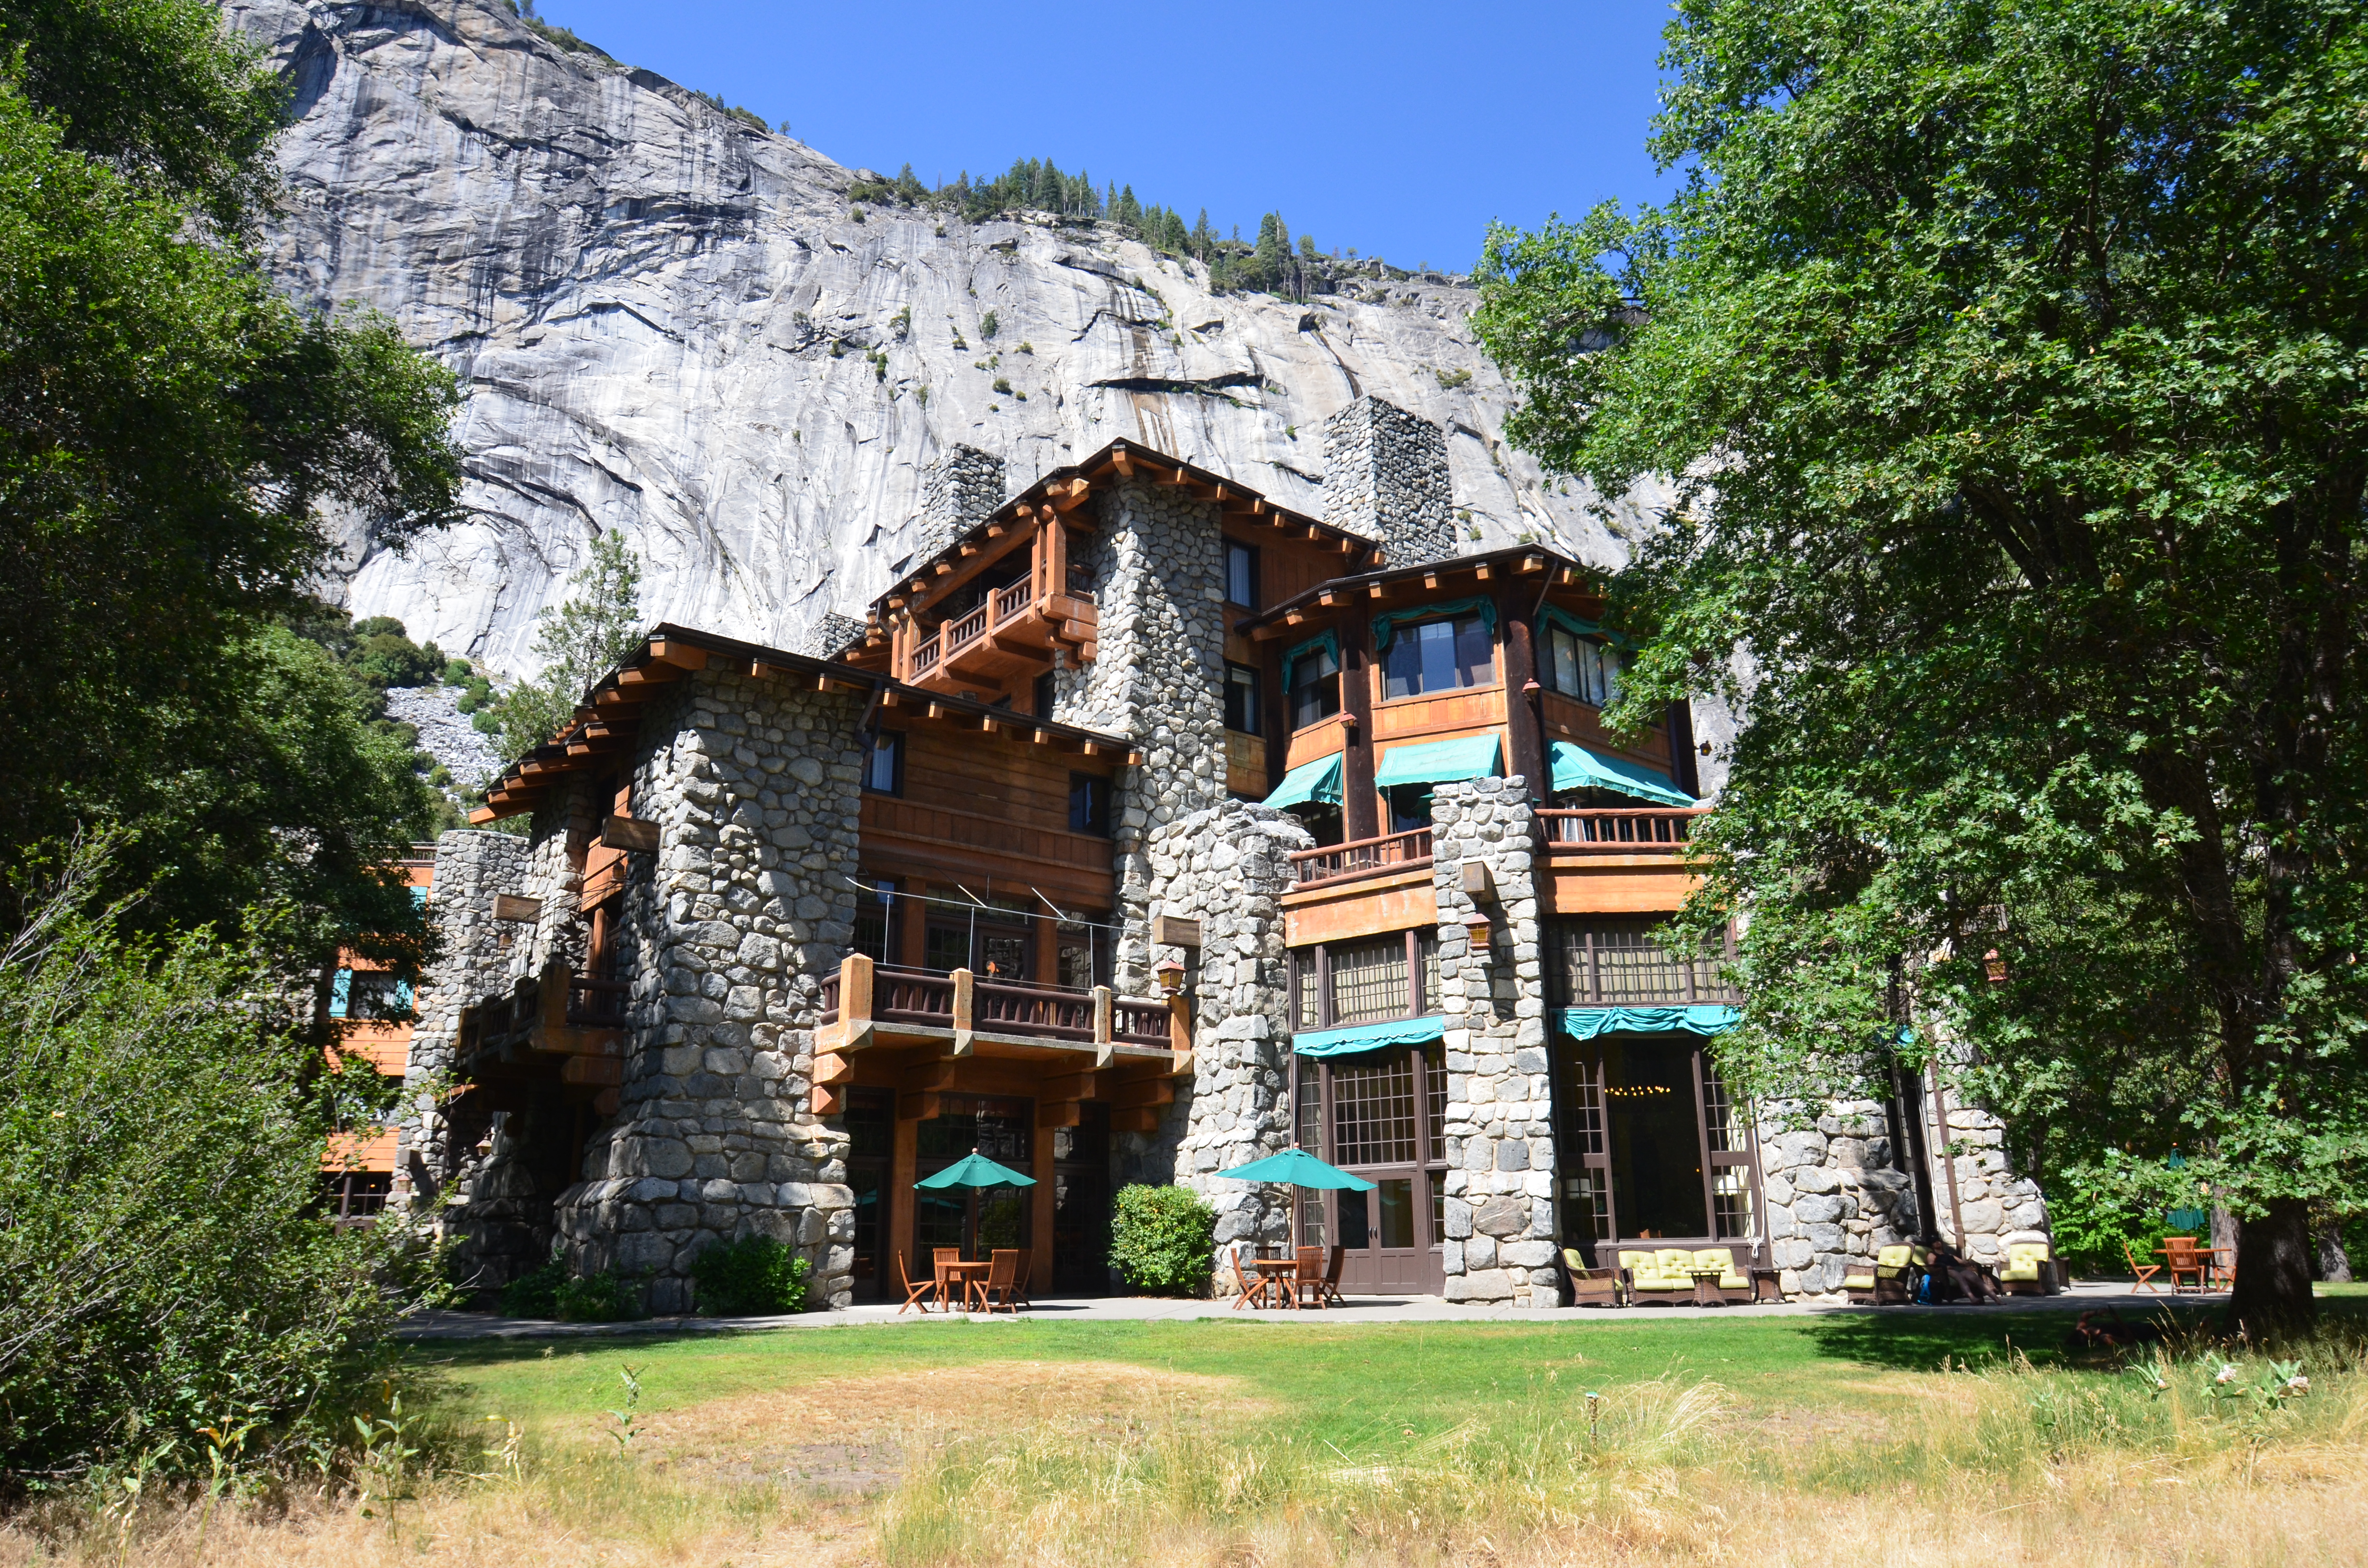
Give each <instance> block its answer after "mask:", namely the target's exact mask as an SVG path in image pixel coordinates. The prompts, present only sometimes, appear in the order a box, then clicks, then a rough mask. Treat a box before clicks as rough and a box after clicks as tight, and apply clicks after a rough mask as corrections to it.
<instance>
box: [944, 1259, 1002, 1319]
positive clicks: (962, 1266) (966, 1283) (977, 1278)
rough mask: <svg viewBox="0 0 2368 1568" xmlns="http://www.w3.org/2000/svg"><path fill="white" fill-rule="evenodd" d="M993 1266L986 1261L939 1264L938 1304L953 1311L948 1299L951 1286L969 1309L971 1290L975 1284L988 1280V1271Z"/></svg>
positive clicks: (981, 1283) (965, 1308)
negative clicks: (947, 1294)
mask: <svg viewBox="0 0 2368 1568" xmlns="http://www.w3.org/2000/svg"><path fill="white" fill-rule="evenodd" d="M990 1267H993V1266H992V1265H991V1264H985V1263H941V1264H939V1265H938V1304H939V1306H941V1307H944V1308H945V1309H946V1311H948V1312H951V1311H953V1308H952V1307H951V1305H949V1304H948V1303H947V1301H946V1292H947V1288H948V1287H949V1286H951V1287H952V1289H953V1290H954V1291H955V1293H956V1294H958V1295H960V1296H961V1297H962V1307H963V1309H964V1310H965V1311H967V1310H968V1309H969V1307H970V1299H971V1291H972V1290H973V1286H974V1285H983V1284H985V1282H986V1271H987V1269H988V1268H990Z"/></svg>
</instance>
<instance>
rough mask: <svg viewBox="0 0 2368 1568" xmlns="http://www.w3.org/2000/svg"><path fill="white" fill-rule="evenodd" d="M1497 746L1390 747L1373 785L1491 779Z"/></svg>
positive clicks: (1478, 738) (1487, 739)
mask: <svg viewBox="0 0 2368 1568" xmlns="http://www.w3.org/2000/svg"><path fill="white" fill-rule="evenodd" d="M1497 749H1498V748H1497V737H1496V735H1495V734H1494V733H1489V734H1486V735H1465V736H1463V737H1462V738H1460V739H1457V740H1452V741H1426V742H1425V743H1423V744H1420V745H1410V746H1392V747H1391V748H1390V749H1389V750H1387V751H1385V752H1383V754H1382V765H1381V766H1380V767H1377V768H1375V769H1374V770H1373V785H1374V788H1376V789H1380V790H1387V789H1390V788H1392V787H1393V786H1395V785H1399V784H1444V783H1446V782H1447V781H1448V780H1450V779H1452V778H1494V777H1495V776H1496V773H1497ZM1687 803H1688V804H1689V805H1691V804H1692V802H1691V801H1688V802H1687Z"/></svg>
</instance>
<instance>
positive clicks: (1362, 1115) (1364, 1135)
mask: <svg viewBox="0 0 2368 1568" xmlns="http://www.w3.org/2000/svg"><path fill="white" fill-rule="evenodd" d="M1351 1063H1353V1064H1348V1063H1344V1064H1340V1065H1336V1066H1335V1067H1334V1068H1333V1069H1332V1150H1333V1153H1332V1163H1333V1164H1334V1165H1413V1164H1415V1163H1416V1159H1417V1154H1416V1147H1415V1119H1414V1056H1413V1053H1412V1052H1410V1051H1392V1052H1390V1053H1389V1054H1388V1055H1387V1056H1385V1057H1384V1058H1383V1060H1381V1061H1379V1062H1371V1063H1367V1062H1357V1061H1355V1059H1353V1058H1352V1059H1351Z"/></svg>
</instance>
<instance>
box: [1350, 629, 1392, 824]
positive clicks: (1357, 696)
mask: <svg viewBox="0 0 2368 1568" xmlns="http://www.w3.org/2000/svg"><path fill="white" fill-rule="evenodd" d="M1340 619H1341V625H1340V710H1341V711H1342V712H1343V713H1346V714H1347V715H1349V718H1350V719H1351V720H1353V721H1355V722H1353V723H1352V724H1351V725H1350V726H1349V734H1348V743H1349V744H1348V745H1347V746H1346V747H1345V748H1343V750H1342V752H1341V755H1340V835H1341V836H1342V837H1343V838H1347V839H1350V840H1354V839H1360V838H1378V837H1380V836H1381V832H1382V828H1381V821H1382V816H1381V798H1380V797H1379V796H1378V795H1376V794H1374V793H1373V735H1372V732H1373V629H1372V626H1371V625H1370V624H1368V623H1367V621H1366V619H1365V618H1364V617H1363V616H1361V615H1358V614H1356V613H1354V612H1351V613H1349V614H1348V615H1345V616H1343V617H1341V618H1340Z"/></svg>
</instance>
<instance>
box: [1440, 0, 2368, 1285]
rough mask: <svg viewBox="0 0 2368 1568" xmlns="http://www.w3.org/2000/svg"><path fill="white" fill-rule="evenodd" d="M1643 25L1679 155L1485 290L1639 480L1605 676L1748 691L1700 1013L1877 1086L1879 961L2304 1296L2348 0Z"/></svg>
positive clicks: (2349, 404)
mask: <svg viewBox="0 0 2368 1568" xmlns="http://www.w3.org/2000/svg"><path fill="white" fill-rule="evenodd" d="M1667 37H1668V52H1667V54H1666V56H1665V62H1666V66H1667V69H1668V73H1669V83H1670V85H1669V87H1668V97H1667V99H1666V107H1665V108H1664V110H1663V112H1662V114H1661V116H1660V118H1659V119H1658V120H1657V122H1656V139H1655V142H1654V150H1655V153H1656V156H1657V158H1658V159H1659V160H1660V162H1661V163H1662V165H1664V166H1665V167H1669V168H1681V169H1682V170H1683V171H1684V183H1683V185H1682V186H1681V187H1680V190H1679V194H1678V196H1677V197H1676V198H1675V199H1674V200H1673V201H1672V202H1671V203H1670V205H1669V206H1668V208H1667V209H1666V210H1647V211H1644V212H1641V213H1637V214H1634V215H1622V214H1621V213H1619V212H1617V211H1614V210H1598V211H1596V212H1594V213H1592V214H1590V215H1589V216H1588V218H1586V219H1585V220H1582V221H1580V222H1562V221H1559V220H1557V221H1555V222H1552V223H1550V224H1549V225H1548V226H1546V227H1545V228H1543V230H1541V231H1539V232H1537V233H1528V234H1522V233H1512V232H1509V231H1505V230H1497V231H1494V232H1492V233H1491V235H1490V237H1489V241H1488V244H1487V249H1486V256H1485V257H1484V262H1483V278H1484V290H1485V296H1486V299H1485V305H1484V309H1483V310H1482V311H1481V312H1480V314H1479V318H1478V323H1477V324H1478V327H1479V330H1480V332H1481V335H1482V336H1483V339H1484V341H1485V342H1486V344H1487V346H1488V347H1489V348H1490V350H1491V351H1492V352H1493V353H1494V354H1495V355H1496V356H1497V358H1498V359H1499V361H1500V362H1501V363H1502V364H1503V365H1504V366H1505V367H1506V368H1507V369H1508V371H1510V372H1511V373H1512V374H1513V375H1514V376H1515V377H1516V378H1517V379H1518V381H1519V382H1520V386H1521V388H1522V391H1523V394H1524V403H1523V405H1522V407H1521V408H1520V410H1519V411H1518V413H1517V414H1516V415H1515V416H1514V418H1513V419H1512V421H1511V422H1510V425H1509V430H1510V432H1511V433H1512V435H1513V436H1514V437H1515V438H1516V439H1518V440H1520V442H1522V443H1523V444H1525V445H1526V446H1528V447H1529V448H1530V449H1531V450H1533V451H1535V452H1537V453H1538V454H1539V455H1540V456H1541V457H1542V458H1543V460H1544V461H1545V462H1546V463H1547V465H1548V466H1549V467H1551V468H1553V469H1555V470H1557V471H1561V472H1572V473H1584V474H1587V475H1588V476H1590V477H1591V478H1592V479H1593V480H1594V481H1595V482H1596V483H1598V485H1599V486H1600V487H1601V488H1602V489H1603V491H1604V493H1605V494H1624V493H1626V492H1627V491H1628V490H1629V488H1630V487H1631V486H1632V485H1633V484H1635V483H1638V482H1640V481H1643V480H1645V479H1646V478H1647V477H1648V476H1656V475H1657V476H1674V477H1673V478H1668V479H1666V483H1668V492H1667V497H1668V498H1667V504H1666V505H1665V506H1663V507H1662V508H1661V522H1662V524H1663V525H1664V526H1663V527H1661V528H1659V529H1658V530H1656V531H1655V532H1654V533H1653V534H1652V536H1651V537H1650V538H1648V539H1646V540H1643V541H1641V543H1642V549H1641V554H1640V556H1639V558H1638V562H1637V564H1636V566H1635V568H1634V571H1633V572H1631V573H1630V574H1627V575H1626V577H1625V578H1624V580H1623V583H1622V594H1623V596H1624V599H1625V602H1626V605H1627V607H1628V608H1627V613H1630V614H1632V615H1633V616H1634V618H1635V619H1636V622H1637V624H1639V625H1640V626H1646V627H1653V628H1656V629H1657V636H1656V640H1655V642H1654V643H1653V645H1652V647H1651V648H1650V649H1649V651H1648V652H1647V653H1645V657H1644V659H1643V661H1642V663H1641V664H1640V665H1639V666H1638V668H1637V669H1636V670H1635V671H1634V674H1633V676H1632V678H1631V679H1630V680H1629V682H1628V683H1627V695H1626V698H1625V699H1624V704H1623V710H1624V717H1625V718H1626V719H1627V720H1628V721H1629V722H1637V723H1641V722H1645V720H1646V718H1647V717H1648V715H1649V714H1650V712H1652V711H1655V710H1657V706H1658V705H1659V704H1660V703H1662V702H1664V701H1667V700H1670V699H1675V698H1678V697H1679V696H1681V695H1682V694H1683V693H1685V692H1686V691H1687V690H1688V689H1690V688H1700V687H1703V686H1709V687H1715V688H1718V689H1720V690H1722V691H1723V692H1724V694H1725V696H1726V697H1728V698H1729V699H1731V700H1732V701H1734V702H1735V703H1736V704H1737V706H1738V709H1739V710H1741V711H1743V712H1744V713H1746V714H1747V715H1748V721H1749V722H1748V728H1747V729H1746V730H1745V731H1744V733H1743V734H1742V736H1741V738H1740V739H1739V741H1738V742H1737V743H1736V748H1735V752H1734V756H1733V759H1732V764H1733V767H1732V774H1731V777H1730V780H1729V783H1728V786H1727V789H1726V790H1725V795H1724V797H1723V799H1722V801H1721V807H1720V810H1719V812H1717V813H1716V814H1715V815H1714V816H1713V818H1712V819H1711V823H1712V825H1711V827H1710V830H1709V834H1708V835H1707V838H1706V840H1705V843H1704V846H1703V847H1704V848H1705V850H1706V851H1707V853H1708V856H1709V859H1708V869H1709V872H1710V877H1709V881H1708V883H1707V884H1706V886H1705V887H1704V889H1703V891H1702V893H1701V895H1700V896H1699V898H1698V899H1697V900H1696V903H1695V905H1694V907H1693V910H1692V915H1693V916H1694V918H1695V920H1696V922H1697V923H1707V922H1709V921H1713V920H1716V919H1720V918H1723V917H1724V916H1725V915H1727V914H1729V913H1731V912H1736V911H1741V910H1745V909H1748V911H1749V912H1750V915H1751V923H1750V926H1749V930H1748V935H1747V937H1745V941H1744V959H1743V963H1742V969H1743V977H1744V979H1745V981H1746V983H1747V985H1748V994H1749V995H1750V997H1751V1001H1750V1003H1749V1005H1748V1007H1747V1010H1746V1014H1747V1016H1746V1022H1745V1026H1744V1027H1743V1028H1741V1029H1739V1030H1738V1031H1736V1033H1735V1034H1733V1035H1732V1036H1729V1037H1724V1038H1723V1040H1722V1052H1721V1053H1722V1056H1723V1057H1724V1058H1725V1061H1726V1062H1727V1063H1728V1065H1729V1068H1730V1070H1731V1071H1733V1072H1734V1073H1735V1074H1736V1076H1737V1078H1738V1079H1739V1080H1742V1081H1743V1082H1744V1083H1746V1084H1747V1085H1748V1086H1749V1087H1750V1088H1752V1089H1755V1090H1757V1091H1759V1093H1761V1094H1763V1095H1766V1094H1772V1093H1777V1092H1781V1091H1782V1090H1783V1088H1784V1087H1785V1085H1788V1084H1795V1085H1797V1084H1801V1083H1804V1082H1813V1081H1816V1080H1817V1079H1818V1078H1819V1077H1820V1076H1821V1075H1822V1077H1823V1078H1824V1079H1825V1080H1827V1081H1832V1082H1839V1081H1841V1080H1845V1079H1850V1078H1853V1077H1855V1078H1857V1079H1858V1080H1860V1081H1861V1082H1863V1081H1865V1080H1867V1079H1869V1078H1872V1079H1873V1080H1874V1082H1875V1083H1876V1085H1878V1086H1879V1085H1880V1084H1881V1081H1882V1077H1883V1074H1885V1073H1887V1072H1888V1071H1889V1063H1888V1062H1887V1061H1886V1060H1885V1059H1886V1057H1887V1056H1888V1054H1889V1048H1888V1045H1887V1043H1885V1044H1883V1045H1880V1046H1878V1043H1877V1042H1887V1041H1889V1040H1891V1039H1893V1038H1895V1037H1896V1027H1897V1025H1898V1024H1899V1023H1900V1022H1901V1021H1902V1020H1903V1017H1905V1014H1906V1010H1907V1006H1908V1005H1909V1003H1910V1002H1911V1001H1913V1002H1914V1003H1915V1004H1917V1005H1918V1007H1919V1008H1920V1010H1921V1011H1922V1013H1923V1015H1924V1016H1925V1017H1930V1018H1938V1019H1941V1020H1942V1021H1943V1022H1944V1023H1945V1024H1946V1025H1947V1026H1948V1027H1950V1028H1954V1029H1957V1030H1959V1031H1962V1032H1963V1033H1964V1035H1965V1036H1967V1037H1968V1038H1969V1039H1970V1040H1971V1041H1972V1042H1973V1043H1974V1044H1975V1045H1976V1046H1978V1047H1979V1049H1980V1051H1981V1054H1982V1059H1983V1060H1984V1061H1985V1062H1986V1063H1987V1065H1986V1066H1984V1067H1983V1068H1981V1069H1980V1070H1978V1071H1977V1072H1976V1073H1975V1075H1974V1086H1975V1087H1977V1088H1980V1089H1982V1090H1984V1091H1985V1092H1987V1093H1988V1094H1989V1095H1991V1096H1993V1097H1995V1098H1996V1099H1997V1100H1998V1103H2000V1104H2001V1105H2002V1106H2004V1107H2005V1108H2007V1109H2008V1110H2009V1113H2010V1117H2011V1119H2012V1121H2013V1124H2014V1126H2015V1130H2016V1137H2017V1138H2018V1140H2020V1141H2021V1142H2024V1143H2026V1144H2028V1145H2031V1146H2034V1147H2036V1146H2043V1145H2044V1146H2045V1147H2046V1148H2047V1149H2048V1150H2050V1151H2051V1152H2052V1153H2050V1156H2049V1157H2050V1158H2055V1159H2062V1160H2064V1161H2066V1163H2067V1164H2068V1163H2079V1162H2086V1163H2089V1164H2094V1163H2095V1160H2096V1159H2097V1157H2098V1156H2099V1151H2100V1146H2101V1145H2104V1144H2107V1143H2119V1142H2130V1143H2131V1144H2132V1145H2133V1148H2134V1150H2135V1152H2138V1153H2159V1152H2160V1151H2159V1149H2158V1148H2157V1149H2154V1150H2147V1149H2146V1148H2145V1146H2144V1145H2145V1142H2146V1141H2149V1140H2150V1141H2152V1142H2154V1143H2156V1144H2157V1145H2159V1144H2164V1143H2168V1142H2170V1141H2171V1140H2173V1139H2176V1140H2177V1141H2178V1142H2180V1143H2181V1144H2183V1145H2184V1146H2185V1148H2186V1150H2187V1151H2188V1153H2189V1157H2190V1160H2191V1164H2192V1170H2193V1172H2194V1174H2195V1175H2196V1176H2199V1177H2200V1178H2202V1179H2203V1181H2204V1182H2206V1183H2207V1184H2208V1185H2209V1187H2210V1188H2211V1190H2212V1192H2213V1193H2214V1197H2215V1199H2217V1200H2219V1201H2221V1202H2224V1203H2226V1205H2228V1207H2229V1208H2230V1209H2231V1210H2233V1211H2234V1212H2235V1214H2236V1215H2237V1219H2238V1243H2237V1244H2238V1268H2237V1296H2236V1302H2235V1309H2234V1312H2235V1315H2236V1316H2237V1317H2238V1318H2241V1319H2243V1320H2244V1321H2246V1322H2247V1323H2248V1324H2252V1325H2253V1326H2255V1327H2257V1328H2259V1327H2266V1326H2269V1325H2271V1324H2273V1323H2277V1322H2281V1321H2283V1322H2293V1321H2299V1320H2302V1319H2305V1318H2306V1317H2308V1316H2309V1315H2310V1313H2311V1312H2312V1305H2311V1296H2310V1286H2309V1277H2308V1256H2307V1250H2306V1249H2307V1244H2308V1237H2307V1234H2306V1213H2307V1206H2308V1204H2309V1202H2310V1201H2311V1200H2312V1199H2317V1198H2323V1197H2330V1196H2332V1195H2334V1194H2336V1193H2338V1192H2341V1191H2346V1190H2350V1191H2356V1190H2358V1187H2359V1184H2360V1182H2361V1179H2362V1165H2363V1159H2368V1072H2364V1071H2363V1068H2368V1062H2363V1055H2362V1051H2363V1043H2368V1041H2363V1035H2364V1034H2368V1028H2364V1027H2363V1024H2362V1018H2363V1017H2368V979H2363V971H2362V966H2361V965H2359V964H2358V963H2356V962H2355V961H2353V960H2354V958H2355V956H2356V955H2357V954H2358V953H2359V952H2360V951H2361V950H2362V948H2363V946H2368V929H2363V920H2368V886H2363V875H2362V872H2363V868H2362V851H2363V842H2364V841H2363V836H2362V835H2363V826H2364V825H2368V723H2363V721H2368V711H2363V705H2362V631H2363V630H2368V628H2363V624H2362V619H2363V617H2362V591H2363V587H2368V570H2363V568H2368V559H2363V556H2368V539H2363V528H2362V503H2363V482H2368V439H2363V437H2364V436H2368V424H2364V423H2363V412H2364V411H2363V405H2362V376H2361V368H2362V365H2363V364H2368V228H2363V220H2368V186H2363V183H2362V175H2361V170H2362V163H2361V159H2362V119H2361V109H2360V105H2361V104H2362V102H2363V101H2368V14H2364V13H2362V11H2361V10H2360V9H2359V7H2357V6H2351V5H2348V4H2339V3H2335V0H2278V3H2272V4H2268V5H2260V6H2228V5H2223V4H2211V3H2183V0H2180V3H2160V4H2134V3H2131V0H2009V3H2006V4H2000V5H1990V6H1955V5H1947V4H1941V3H1938V0H1878V3H1876V4H1872V5H1856V6H1844V5H1840V4H1837V3H1832V0H1751V3H1749V4H1745V3H1743V0H1681V4H1680V5H1679V8H1678V15H1677V18H1676V20H1675V21H1674V22H1673V23H1672V24H1671V26H1670V28H1669V30H1668V35H1667ZM1737 654H1739V655H1740V656H1739V657H1737V656H1736V655H1737ZM1991 955H1996V956H1995V958H1992V957H1991ZM1993 974H1995V975H1996V976H1997V978H1995V979H1993V978H1992V975H1993ZM1918 1049H1922V1048H1912V1047H1911V1048H1910V1052H1911V1055H1912V1054H1913V1053H1914V1051H1917V1050H1918Z"/></svg>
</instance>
